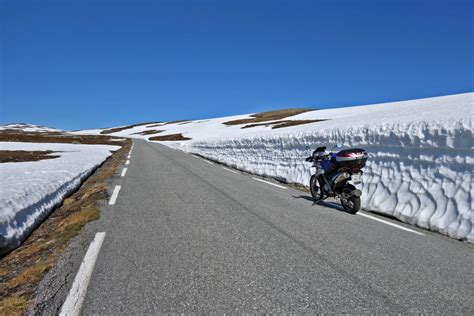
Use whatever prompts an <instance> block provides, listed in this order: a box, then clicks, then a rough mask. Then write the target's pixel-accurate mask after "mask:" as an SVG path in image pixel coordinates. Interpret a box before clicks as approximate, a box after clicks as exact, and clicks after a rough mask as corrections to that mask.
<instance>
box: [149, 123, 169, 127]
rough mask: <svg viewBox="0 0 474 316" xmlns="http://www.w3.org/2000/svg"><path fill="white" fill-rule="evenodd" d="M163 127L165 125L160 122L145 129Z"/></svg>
mask: <svg viewBox="0 0 474 316" xmlns="http://www.w3.org/2000/svg"><path fill="white" fill-rule="evenodd" d="M163 125H166V123H163V122H160V123H157V124H152V125H148V126H147V127H146V128H151V127H160V126H163Z"/></svg>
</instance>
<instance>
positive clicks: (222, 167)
mask: <svg viewBox="0 0 474 316" xmlns="http://www.w3.org/2000/svg"><path fill="white" fill-rule="evenodd" d="M222 169H225V170H227V171H230V172H233V173H238V172H237V171H235V170H232V169H229V168H226V167H222Z"/></svg>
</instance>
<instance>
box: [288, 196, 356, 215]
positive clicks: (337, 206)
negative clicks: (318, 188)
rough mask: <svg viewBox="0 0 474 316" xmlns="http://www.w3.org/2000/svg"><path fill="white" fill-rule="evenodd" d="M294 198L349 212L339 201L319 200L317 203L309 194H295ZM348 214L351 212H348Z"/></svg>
mask: <svg viewBox="0 0 474 316" xmlns="http://www.w3.org/2000/svg"><path fill="white" fill-rule="evenodd" d="M293 198H295V199H303V200H307V201H310V202H312V203H313V206H315V205H319V206H324V207H328V208H332V209H335V210H338V211H339V212H344V213H348V212H346V210H344V208H343V207H342V205H341V204H339V203H337V202H331V201H319V202H317V203H315V202H314V200H313V198H312V197H311V196H307V195H300V196H293ZM348 214H350V213H348Z"/></svg>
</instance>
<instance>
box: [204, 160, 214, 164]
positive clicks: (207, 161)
mask: <svg viewBox="0 0 474 316" xmlns="http://www.w3.org/2000/svg"><path fill="white" fill-rule="evenodd" d="M204 161H205V162H207V163H208V164H211V165H214V163H213V162H210V161H209V160H205V159H204Z"/></svg>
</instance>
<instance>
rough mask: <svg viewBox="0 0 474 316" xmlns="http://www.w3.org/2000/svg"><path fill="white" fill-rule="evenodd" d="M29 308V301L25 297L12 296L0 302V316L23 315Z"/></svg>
mask: <svg viewBox="0 0 474 316" xmlns="http://www.w3.org/2000/svg"><path fill="white" fill-rule="evenodd" d="M27 306H28V299H26V298H25V296H12V297H9V298H6V299H4V300H0V315H1V316H3V315H5V316H7V315H10V316H16V315H22V314H23V312H24V311H25V310H26V307H27Z"/></svg>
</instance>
